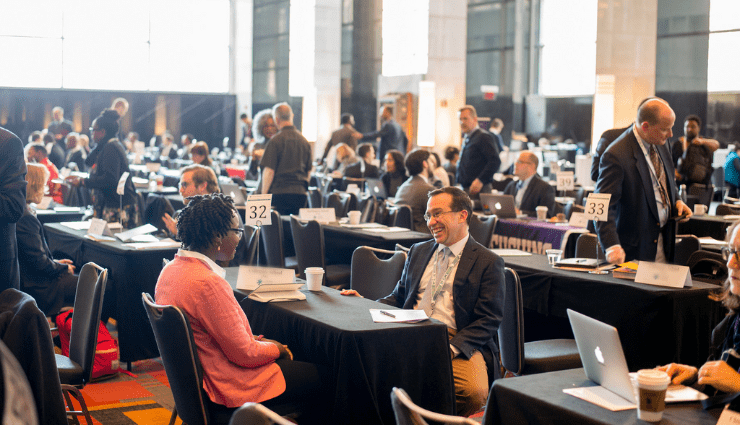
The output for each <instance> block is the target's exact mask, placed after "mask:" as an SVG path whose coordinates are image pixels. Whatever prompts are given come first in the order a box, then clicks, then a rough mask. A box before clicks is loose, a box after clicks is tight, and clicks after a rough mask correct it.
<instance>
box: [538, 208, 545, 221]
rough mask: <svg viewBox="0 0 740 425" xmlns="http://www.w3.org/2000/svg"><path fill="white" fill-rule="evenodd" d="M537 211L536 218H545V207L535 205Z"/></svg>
mask: <svg viewBox="0 0 740 425" xmlns="http://www.w3.org/2000/svg"><path fill="white" fill-rule="evenodd" d="M535 210H536V211H537V220H541V221H542V220H547V207H543V206H540V207H537V208H535Z"/></svg>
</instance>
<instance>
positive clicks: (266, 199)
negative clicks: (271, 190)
mask: <svg viewBox="0 0 740 425" xmlns="http://www.w3.org/2000/svg"><path fill="white" fill-rule="evenodd" d="M271 206H272V194H267V195H249V196H248V197H247V209H246V211H245V213H244V224H248V225H251V226H265V225H270V224H272V214H271V213H270V208H271Z"/></svg>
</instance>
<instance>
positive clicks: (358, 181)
mask: <svg viewBox="0 0 740 425" xmlns="http://www.w3.org/2000/svg"><path fill="white" fill-rule="evenodd" d="M351 184H355V185H357V187H359V188H360V192H362V191H363V190H365V179H363V178H356V177H342V187H341V190H347V186H349V185H351Z"/></svg>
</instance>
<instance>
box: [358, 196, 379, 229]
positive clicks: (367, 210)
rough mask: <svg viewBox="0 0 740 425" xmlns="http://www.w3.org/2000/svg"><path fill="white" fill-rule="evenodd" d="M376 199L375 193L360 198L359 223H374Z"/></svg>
mask: <svg viewBox="0 0 740 425" xmlns="http://www.w3.org/2000/svg"><path fill="white" fill-rule="evenodd" d="M377 202H378V200H377V198H376V197H375V195H370V196H365V197H363V198H362V199H361V200H360V203H359V205H358V207H359V209H360V212H362V215H361V216H360V223H374V222H375V211H376V210H377V209H376V208H375V206H376V204H377Z"/></svg>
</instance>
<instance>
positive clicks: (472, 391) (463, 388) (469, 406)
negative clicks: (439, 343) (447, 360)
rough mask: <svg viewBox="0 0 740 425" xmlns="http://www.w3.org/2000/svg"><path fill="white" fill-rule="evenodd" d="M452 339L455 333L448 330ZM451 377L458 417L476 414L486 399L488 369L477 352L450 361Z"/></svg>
mask: <svg viewBox="0 0 740 425" xmlns="http://www.w3.org/2000/svg"><path fill="white" fill-rule="evenodd" d="M448 333H449V337H450V339H452V337H453V336H455V334H456V333H457V332H456V331H454V330H452V329H448ZM452 376H453V379H454V382H455V405H456V407H457V414H458V416H470V415H472V414H474V413H476V412H478V411H479V410H480V409H481V408H482V407H483V406H484V405H485V404H486V399H487V398H488V369H487V368H486V361H485V360H484V359H483V355H482V354H481V353H480V352H479V351H475V352H473V355H472V356H471V357H470V358H469V359H466V358H465V356H464V355H462V354H461V355H459V356H457V357H455V358H454V359H452Z"/></svg>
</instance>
